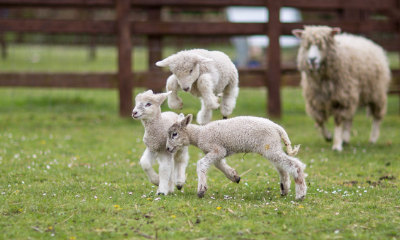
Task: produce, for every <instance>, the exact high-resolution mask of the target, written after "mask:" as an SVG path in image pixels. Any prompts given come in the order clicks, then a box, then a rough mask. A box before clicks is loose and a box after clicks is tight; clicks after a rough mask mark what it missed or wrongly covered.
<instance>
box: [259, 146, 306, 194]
mask: <svg viewBox="0 0 400 240" xmlns="http://www.w3.org/2000/svg"><path fill="white" fill-rule="evenodd" d="M279 147H280V146H279ZM263 156H264V157H265V158H267V159H269V160H270V161H271V163H272V164H273V165H274V166H275V168H276V169H278V172H279V171H280V169H282V170H283V171H285V172H286V173H288V174H290V175H291V176H292V177H293V178H294V181H295V183H296V200H303V199H304V198H305V196H306V193H307V185H306V181H305V177H306V174H305V173H304V169H305V168H306V165H305V164H304V163H302V162H301V161H300V160H299V159H297V158H295V157H292V156H289V155H287V154H285V153H284V152H283V151H282V150H281V149H280V148H279V149H278V147H277V148H276V149H269V150H268V152H265V153H264V154H263ZM283 180H285V183H284V184H283V187H284V188H286V186H285V184H288V183H287V176H286V175H283ZM281 181H282V176H281ZM289 184H290V183H289ZM284 191H286V189H284ZM287 191H289V186H287ZM281 192H282V191H281ZM286 194H287V192H286Z"/></svg>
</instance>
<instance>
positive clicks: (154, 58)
mask: <svg viewBox="0 0 400 240" xmlns="http://www.w3.org/2000/svg"><path fill="white" fill-rule="evenodd" d="M147 14H148V20H147V21H148V22H160V21H161V7H152V8H149V9H148V11H147ZM147 51H148V54H149V72H150V76H152V77H151V80H155V79H154V78H155V76H157V74H156V73H157V72H160V71H161V70H162V69H161V68H160V67H157V66H156V62H158V61H160V60H162V37H161V36H160V35H149V36H148V38H147ZM152 90H153V92H155V93H160V92H162V89H152Z"/></svg>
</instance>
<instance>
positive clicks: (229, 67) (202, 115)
mask: <svg viewBox="0 0 400 240" xmlns="http://www.w3.org/2000/svg"><path fill="white" fill-rule="evenodd" d="M156 65H157V66H159V67H167V66H168V67H169V69H170V70H171V72H172V73H173V74H172V75H171V76H170V77H169V78H168V80H167V86H166V89H167V91H172V94H171V95H170V96H169V97H168V106H169V107H170V108H171V109H182V106H183V103H182V100H181V99H180V98H179V97H178V94H177V92H178V89H179V87H180V88H181V89H182V90H183V91H185V92H190V93H191V94H192V95H193V96H196V97H198V98H200V100H201V110H200V111H199V113H198V114H197V122H198V123H199V124H201V125H205V124H207V123H209V122H210V121H211V117H212V110H215V109H218V108H219V107H220V108H221V114H222V116H223V118H224V119H226V118H227V117H228V116H229V115H231V113H232V111H233V109H234V108H235V105H236V98H237V96H238V94H239V87H238V84H239V77H238V71H237V69H236V67H235V65H234V64H233V63H232V61H231V60H230V58H229V57H228V56H227V55H226V54H225V53H223V52H219V51H208V50H204V49H193V50H187V51H181V52H178V53H176V54H174V55H171V56H169V57H168V58H166V59H164V60H162V61H159V62H157V63H156ZM221 93H222V97H221V104H219V98H218V97H217V96H216V95H219V96H221Z"/></svg>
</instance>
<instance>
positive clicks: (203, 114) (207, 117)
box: [196, 98, 212, 125]
mask: <svg viewBox="0 0 400 240" xmlns="http://www.w3.org/2000/svg"><path fill="white" fill-rule="evenodd" d="M200 101H201V109H200V111H199V112H198V113H197V118H196V121H197V122H198V123H199V124H200V125H206V124H207V123H209V122H210V121H211V118H212V110H211V109H209V108H207V107H206V106H205V104H204V100H203V98H200Z"/></svg>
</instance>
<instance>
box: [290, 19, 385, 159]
mask: <svg viewBox="0 0 400 240" xmlns="http://www.w3.org/2000/svg"><path fill="white" fill-rule="evenodd" d="M340 31H341V30H340V28H330V27H327V26H305V29H304V30H300V29H295V30H293V31H292V32H293V34H294V35H295V36H296V37H298V38H300V39H301V44H300V48H299V53H298V55H297V66H298V69H299V70H300V71H301V85H302V88H303V96H304V98H305V100H306V111H307V113H308V115H309V116H310V117H312V118H313V119H314V120H315V122H316V125H317V126H318V128H319V130H320V132H321V134H322V136H323V137H324V138H325V139H326V140H327V141H331V140H332V135H331V133H330V132H329V131H328V130H327V129H326V126H325V123H326V122H327V120H328V118H329V117H330V116H331V115H333V116H334V120H335V134H334V139H333V146H332V149H333V150H337V151H342V149H343V147H342V144H343V142H345V143H348V142H349V141H350V130H351V126H352V120H353V116H354V114H355V112H356V110H357V108H358V107H359V106H367V107H368V108H369V112H370V114H371V115H372V117H373V123H372V130H371V135H370V138H369V141H370V142H372V143H374V142H376V141H377V140H378V137H379V126H380V123H381V121H382V118H383V117H384V115H385V113H386V102H387V95H386V93H387V90H388V86H389V82H390V78H391V72H390V69H389V63H388V60H387V58H386V54H385V52H384V50H383V49H382V47H380V46H378V45H377V44H375V43H373V42H372V41H370V40H368V39H366V38H364V37H360V36H354V35H351V34H340Z"/></svg>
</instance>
